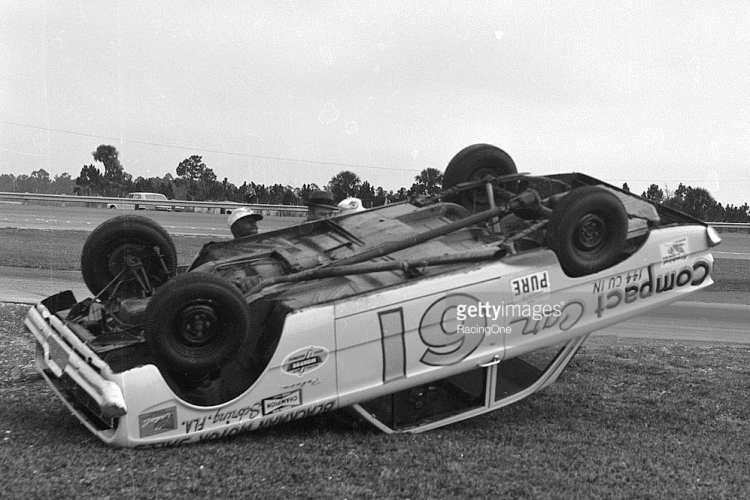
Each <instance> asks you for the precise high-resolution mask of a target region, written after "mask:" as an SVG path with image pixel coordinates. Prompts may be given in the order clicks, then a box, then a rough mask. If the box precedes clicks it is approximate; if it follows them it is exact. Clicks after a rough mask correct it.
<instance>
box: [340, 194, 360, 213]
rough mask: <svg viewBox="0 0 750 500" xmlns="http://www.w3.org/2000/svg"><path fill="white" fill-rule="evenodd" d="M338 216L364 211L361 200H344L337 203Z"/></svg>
mask: <svg viewBox="0 0 750 500" xmlns="http://www.w3.org/2000/svg"><path fill="white" fill-rule="evenodd" d="M338 206H339V215H344V214H348V213H351V212H361V211H362V210H364V209H365V207H363V206H362V200H360V199H359V198H351V197H350V198H346V199H345V200H343V201H341V202H340V203H339V205H338Z"/></svg>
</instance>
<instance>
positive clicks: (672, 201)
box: [641, 183, 750, 222]
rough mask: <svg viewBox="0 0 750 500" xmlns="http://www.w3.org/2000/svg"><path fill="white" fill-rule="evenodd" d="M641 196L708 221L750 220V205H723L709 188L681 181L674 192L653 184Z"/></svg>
mask: <svg viewBox="0 0 750 500" xmlns="http://www.w3.org/2000/svg"><path fill="white" fill-rule="evenodd" d="M641 196H642V197H644V198H646V199H648V200H651V201H655V202H657V203H663V204H664V205H666V206H668V207H671V208H674V209H676V210H679V211H681V212H685V213H686V214H688V215H692V216H693V217H695V218H697V219H700V220H703V221H707V222H750V207H748V204H747V203H745V204H744V205H742V206H741V207H735V206H733V205H728V206H727V207H724V206H722V204H721V203H719V202H717V201H716V200H715V199H714V197H713V196H712V195H711V193H709V192H708V190H707V189H704V188H701V187H695V188H694V187H692V186H686V185H684V184H683V183H680V184H679V185H678V186H677V189H676V190H675V191H674V192H671V191H669V189H666V188H665V191H663V190H662V189H661V188H660V187H659V186H658V185H656V184H651V185H650V186H649V187H648V189H647V190H646V191H644V192H643V193H641Z"/></svg>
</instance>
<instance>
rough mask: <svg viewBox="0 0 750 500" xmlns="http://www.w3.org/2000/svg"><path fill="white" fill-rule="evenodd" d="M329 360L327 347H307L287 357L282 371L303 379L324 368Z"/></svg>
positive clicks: (282, 365)
mask: <svg viewBox="0 0 750 500" xmlns="http://www.w3.org/2000/svg"><path fill="white" fill-rule="evenodd" d="M327 359H328V349H326V348H325V347H315V346H310V347H305V348H304V349H300V350H299V351H295V352H293V353H292V354H290V355H289V356H287V357H286V359H284V362H283V363H282V364H281V370H282V371H283V372H284V373H287V374H289V375H297V376H298V377H301V376H302V375H305V374H306V373H310V372H311V371H313V370H317V369H318V368H320V367H321V366H323V365H324V364H325V362H326V360H327Z"/></svg>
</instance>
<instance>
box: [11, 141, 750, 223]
mask: <svg viewBox="0 0 750 500" xmlns="http://www.w3.org/2000/svg"><path fill="white" fill-rule="evenodd" d="M91 154H92V156H93V159H94V163H91V164H89V165H84V166H83V168H82V169H81V172H80V174H79V176H78V177H77V178H75V179H73V178H72V176H71V175H70V174H68V173H63V174H60V175H56V176H55V177H54V178H50V175H49V173H48V172H47V171H46V170H44V169H39V170H36V171H34V172H32V173H31V175H19V176H14V175H13V174H0V191H3V192H18V193H25V192H28V193H42V194H66V195H80V196H113V197H118V198H123V197H125V195H126V194H127V193H130V192H136V191H145V192H153V193H162V194H164V195H165V196H166V197H167V198H169V199H178V200H187V201H230V202H235V203H247V204H253V205H254V204H271V205H304V204H305V202H306V201H307V199H308V198H309V196H310V193H311V192H312V191H315V190H317V189H327V190H330V191H331V192H332V193H333V196H334V199H335V200H337V201H339V200H343V199H344V198H346V197H348V196H354V197H356V198H360V199H361V200H362V203H363V205H364V206H365V207H368V208H369V207H375V206H380V205H383V204H385V203H394V202H397V201H402V200H407V199H409V198H410V197H412V196H415V195H423V194H427V195H431V194H436V193H438V192H439V191H440V189H441V186H442V182H443V173H442V172H441V171H440V170H439V169H436V168H426V169H424V170H422V171H421V172H420V173H419V175H417V176H416V177H415V178H414V182H413V183H412V185H411V187H409V188H408V189H407V188H403V187H402V188H400V189H399V190H397V191H393V190H390V191H386V190H385V189H383V188H382V187H380V186H377V187H375V186H373V185H372V184H370V182H368V181H366V180H362V179H360V177H359V176H358V175H357V174H355V173H354V172H351V171H348V170H345V171H342V172H339V173H338V174H336V175H335V176H333V177H332V178H331V180H330V181H329V182H328V184H326V185H323V186H318V185H317V184H314V183H311V184H303V185H302V186H298V187H295V186H288V185H287V186H284V185H282V184H273V185H265V184H260V183H255V182H252V181H251V182H247V181H245V182H243V184H242V185H241V186H236V185H234V184H233V183H231V182H229V181H228V180H227V178H226V177H225V178H224V179H223V180H219V179H218V177H217V175H216V173H215V172H214V171H213V170H212V169H211V168H209V167H208V166H207V165H206V164H205V163H204V162H203V157H201V156H198V155H193V156H190V157H189V158H186V159H185V160H183V161H181V162H180V163H179V165H177V167H176V169H175V174H176V175H175V176H173V175H172V174H170V173H167V174H166V175H164V177H150V178H144V177H140V176H139V177H137V178H135V179H133V176H132V175H131V174H129V173H127V172H126V171H125V168H124V167H123V165H122V163H121V162H120V160H119V152H118V151H117V149H116V148H115V147H114V146H110V145H104V144H102V145H100V146H99V147H98V148H96V151H94V152H92V153H91ZM95 163H96V164H101V165H102V167H103V168H99V167H98V166H97V165H96V164H95ZM623 189H624V190H626V191H630V189H629V187H628V185H627V183H625V184H624V185H623ZM641 196H642V197H644V198H647V199H649V200H652V201H655V202H657V203H663V204H665V205H667V206H669V207H672V208H675V209H677V210H680V211H682V212H685V213H687V214H689V215H692V216H694V217H696V218H698V219H701V220H704V221H711V222H750V207H748V204H747V203H745V204H744V205H742V206H739V207H737V206H734V205H726V206H724V205H722V204H721V203H719V202H717V201H716V200H715V199H714V198H713V196H711V194H710V193H709V192H708V190H706V189H704V188H700V187H697V188H694V187H692V186H685V185H684V184H682V183H680V185H679V186H678V187H677V189H676V190H674V191H671V190H669V189H668V188H666V187H665V188H664V189H662V188H660V187H659V186H658V185H656V184H651V185H650V186H649V188H648V189H647V190H646V191H644V192H643V193H641Z"/></svg>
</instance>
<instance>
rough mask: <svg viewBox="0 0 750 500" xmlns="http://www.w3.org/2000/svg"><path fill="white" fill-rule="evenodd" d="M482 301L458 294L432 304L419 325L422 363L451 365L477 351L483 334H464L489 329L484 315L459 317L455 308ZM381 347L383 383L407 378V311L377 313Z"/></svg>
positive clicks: (474, 304) (392, 310)
mask: <svg viewBox="0 0 750 500" xmlns="http://www.w3.org/2000/svg"><path fill="white" fill-rule="evenodd" d="M478 304H479V300H478V299H477V298H476V297H472V296H471V295H467V294H463V293H459V294H453V295H448V296H447V297H443V298H441V299H438V300H437V301H435V302H433V303H432V305H430V307H428V308H427V311H425V313H424V315H423V316H422V320H421V321H420V322H419V337H420V339H422V342H423V343H424V345H425V346H427V349H426V350H425V352H424V354H423V355H422V357H421V359H420V361H421V362H422V363H424V364H426V365H430V366H449V365H454V364H456V363H458V362H459V361H461V360H463V359H464V358H466V357H467V356H468V355H469V354H471V353H472V352H474V351H475V350H476V348H477V347H479V344H481V343H482V340H483V339H484V335H483V334H479V333H464V330H467V331H470V330H471V329H472V328H474V327H486V326H487V319H486V318H485V317H482V316H476V317H467V318H466V319H465V320H463V321H459V320H458V319H457V318H456V308H457V307H458V306H459V305H462V306H466V307H469V306H476V305H478ZM378 320H379V322H380V334H381V336H382V339H381V345H382V348H383V383H384V384H386V383H388V382H393V381H395V380H399V379H402V378H404V377H406V345H405V339H404V334H405V332H406V329H405V327H404V309H403V308H401V307H399V308H398V309H390V310H388V311H382V312H379V313H378Z"/></svg>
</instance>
